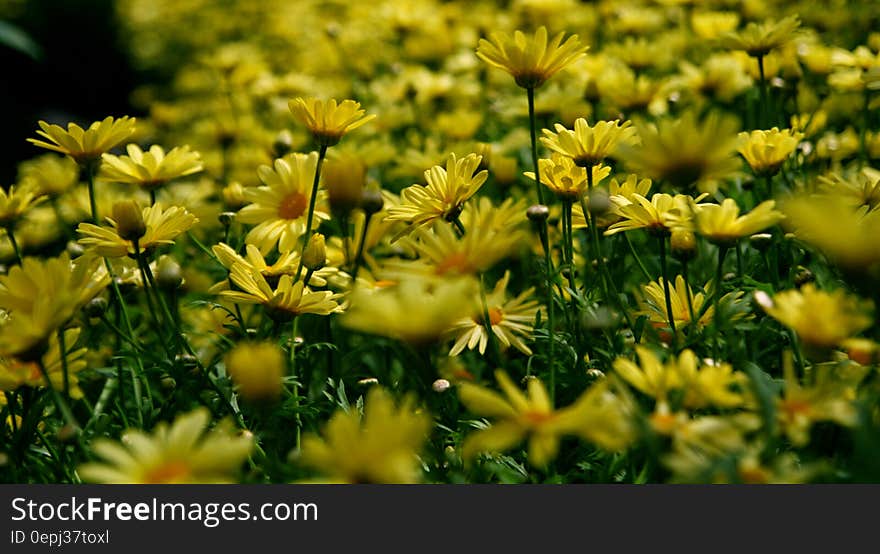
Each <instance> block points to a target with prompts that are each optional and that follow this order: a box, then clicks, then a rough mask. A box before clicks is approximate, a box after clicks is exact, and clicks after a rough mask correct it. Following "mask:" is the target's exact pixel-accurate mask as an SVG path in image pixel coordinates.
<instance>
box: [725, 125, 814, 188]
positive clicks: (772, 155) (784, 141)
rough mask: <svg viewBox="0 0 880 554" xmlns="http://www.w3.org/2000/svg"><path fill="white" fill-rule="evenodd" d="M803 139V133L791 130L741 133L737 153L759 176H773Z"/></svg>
mask: <svg viewBox="0 0 880 554" xmlns="http://www.w3.org/2000/svg"><path fill="white" fill-rule="evenodd" d="M802 138H803V135H802V134H801V133H798V132H796V131H793V130H791V129H785V130H783V131H780V130H779V129H778V128H776V127H773V128H772V129H770V130H769V131H760V130H759V131H752V132H751V133H740V134H739V146H738V147H737V151H738V152H739V153H740V154H742V157H743V158H745V160H746V162H748V164H749V167H751V168H752V171H754V172H755V173H756V174H757V175H759V176H772V175H776V173H778V172H779V168H780V167H782V164H783V162H785V160H787V159H788V157H789V156H791V154H792V153H793V152H794V151H795V149H796V148H797V145H798V143H799V142H800V140H801V139H802Z"/></svg>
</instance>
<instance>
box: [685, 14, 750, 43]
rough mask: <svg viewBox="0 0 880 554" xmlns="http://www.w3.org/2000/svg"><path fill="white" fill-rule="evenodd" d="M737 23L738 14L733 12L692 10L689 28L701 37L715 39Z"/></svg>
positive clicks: (731, 29) (733, 27)
mask: <svg viewBox="0 0 880 554" xmlns="http://www.w3.org/2000/svg"><path fill="white" fill-rule="evenodd" d="M737 25H739V14H738V13H735V12H694V13H693V14H692V15H691V29H693V30H694V34H695V35H697V36H698V37H700V38H702V39H715V38H718V37H719V36H721V35H722V34H724V33H727V32H729V31H733V30H734V29H736V26H737Z"/></svg>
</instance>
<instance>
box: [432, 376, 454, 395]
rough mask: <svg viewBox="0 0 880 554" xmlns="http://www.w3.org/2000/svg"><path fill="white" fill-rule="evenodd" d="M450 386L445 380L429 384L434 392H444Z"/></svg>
mask: <svg viewBox="0 0 880 554" xmlns="http://www.w3.org/2000/svg"><path fill="white" fill-rule="evenodd" d="M451 386H452V385H451V384H450V383H449V381H447V380H446V379H437V380H436V381H434V383H432V384H431V388H432V389H434V392H446V391H447V390H449V387H451Z"/></svg>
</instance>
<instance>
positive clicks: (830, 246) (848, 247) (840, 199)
mask: <svg viewBox="0 0 880 554" xmlns="http://www.w3.org/2000/svg"><path fill="white" fill-rule="evenodd" d="M782 211H783V212H784V213H785V215H786V219H785V220H784V221H783V225H784V226H785V227H786V228H787V229H790V230H792V231H794V233H795V235H796V236H797V238H798V239H800V240H803V241H804V242H806V243H808V244H810V245H812V246H813V247H815V248H817V249H819V250H821V251H822V252H823V253H824V254H825V255H827V256H828V257H829V258H830V259H831V260H832V261H833V262H834V263H836V264H838V265H840V266H841V267H843V268H844V269H846V270H848V271H852V272H857V273H862V272H870V271H873V270H875V269H876V268H877V264H878V263H880V241H878V240H877V237H878V236H880V210H872V211H869V212H867V213H864V211H865V210H864V209H862V210H858V211H857V210H855V209H853V206H852V201H851V200H850V199H849V198H847V197H846V196H845V195H841V194H832V195H815V196H813V195H809V196H808V195H801V196H795V197H793V198H789V199H786V200H785V201H784V202H783V203H782Z"/></svg>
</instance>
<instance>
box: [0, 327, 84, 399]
mask: <svg viewBox="0 0 880 554" xmlns="http://www.w3.org/2000/svg"><path fill="white" fill-rule="evenodd" d="M17 324H18V323H17V322H15V321H14V320H7V321H6V322H4V323H3V325H17ZM3 325H0V327H2V326H3ZM79 335H80V329H79V328H78V327H74V328H71V329H65V330H64V345H65V353H64V364H62V363H61V346H60V343H59V342H58V335H57V333H53V334H52V335H51V336H49V342H48V348H47V350H46V352H45V354H43V355H42V359H43V366H44V367H45V368H46V373H48V375H49V381H50V382H51V383H52V387H53V388H55V389H56V390H59V391H63V390H64V366H65V365H66V366H67V379H68V390H69V393H70V396H71V397H72V398H82V395H83V392H82V390H81V389H80V388H79V379H78V378H77V374H78V373H79V372H80V371H82V370H84V369H85V368H86V366H87V363H86V359H85V356H86V353H87V350H86V349H85V348H79V347H76V346H75V345H76V341H77V340H79ZM45 385H46V380H45V378H44V377H43V373H42V372H41V371H40V368H39V367H38V366H37V364H36V363H35V362H34V361H24V360H19V359H16V358H0V391H4V390H5V391H14V390H16V389H17V388H19V387H22V386H26V387H42V386H45Z"/></svg>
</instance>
